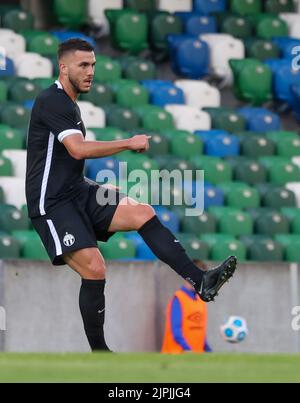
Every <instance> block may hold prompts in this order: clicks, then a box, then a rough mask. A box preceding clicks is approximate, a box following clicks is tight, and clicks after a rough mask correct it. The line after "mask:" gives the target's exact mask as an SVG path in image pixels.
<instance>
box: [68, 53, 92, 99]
mask: <svg viewBox="0 0 300 403" xmlns="http://www.w3.org/2000/svg"><path fill="white" fill-rule="evenodd" d="M95 66H96V58H95V53H94V52H83V51H80V50H78V51H76V52H74V53H72V54H71V55H70V57H69V61H68V64H67V74H68V78H69V81H70V83H71V84H72V86H73V87H74V89H75V91H76V92H77V93H78V94H86V93H88V92H89V91H90V89H91V87H92V83H93V79H94V74H95Z"/></svg>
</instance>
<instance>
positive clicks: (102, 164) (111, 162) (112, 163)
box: [86, 157, 119, 181]
mask: <svg viewBox="0 0 300 403" xmlns="http://www.w3.org/2000/svg"><path fill="white" fill-rule="evenodd" d="M103 170H109V171H112V172H113V173H114V174H115V175H116V177H119V161H117V160H116V159H115V158H112V157H107V158H99V159H96V160H87V161H86V175H87V177H88V178H89V179H91V180H93V181H95V180H96V178H97V175H98V173H99V172H100V171H103Z"/></svg>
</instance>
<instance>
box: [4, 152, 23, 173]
mask: <svg viewBox="0 0 300 403" xmlns="http://www.w3.org/2000/svg"><path fill="white" fill-rule="evenodd" d="M2 155H3V156H4V157H5V158H8V159H9V160H10V161H11V163H12V166H13V173H14V177H16V178H25V174H26V160H27V151H25V150H4V151H3V152H2Z"/></svg>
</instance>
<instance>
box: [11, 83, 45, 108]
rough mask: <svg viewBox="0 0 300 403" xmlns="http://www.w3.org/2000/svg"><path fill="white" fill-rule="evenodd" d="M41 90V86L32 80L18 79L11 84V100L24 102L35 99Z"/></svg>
mask: <svg viewBox="0 0 300 403" xmlns="http://www.w3.org/2000/svg"><path fill="white" fill-rule="evenodd" d="M40 92H41V88H40V87H39V86H38V85H37V84H35V83H34V82H32V81H31V80H26V79H24V80H17V81H15V82H13V83H12V84H11V85H10V86H9V92H8V96H9V99H10V100H11V101H14V102H17V103H20V104H22V103H24V102H25V101H32V100H34V99H35V98H36V97H37V96H38V95H39V94H40Z"/></svg>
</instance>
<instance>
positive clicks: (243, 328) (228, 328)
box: [220, 316, 248, 344]
mask: <svg viewBox="0 0 300 403" xmlns="http://www.w3.org/2000/svg"><path fill="white" fill-rule="evenodd" d="M220 330H221V336H222V338H223V339H224V340H225V341H227V342H228V343H233V344H237V343H241V342H242V341H244V340H245V339H246V337H247V335H248V326H247V322H246V320H245V319H244V318H241V317H239V316H231V317H230V318H229V319H228V320H227V322H226V323H225V324H224V325H222V326H221V327H220Z"/></svg>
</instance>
